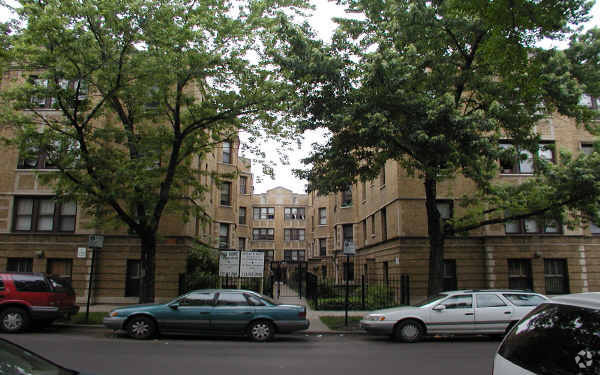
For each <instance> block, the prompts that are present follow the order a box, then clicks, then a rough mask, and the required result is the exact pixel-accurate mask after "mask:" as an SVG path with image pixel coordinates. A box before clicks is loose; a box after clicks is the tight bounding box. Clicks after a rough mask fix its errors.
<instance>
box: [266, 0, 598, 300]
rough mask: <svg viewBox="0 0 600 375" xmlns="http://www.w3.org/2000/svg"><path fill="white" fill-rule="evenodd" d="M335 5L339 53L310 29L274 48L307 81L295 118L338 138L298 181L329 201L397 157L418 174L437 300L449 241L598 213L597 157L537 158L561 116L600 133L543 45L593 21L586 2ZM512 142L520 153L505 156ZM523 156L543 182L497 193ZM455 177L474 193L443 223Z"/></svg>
mask: <svg viewBox="0 0 600 375" xmlns="http://www.w3.org/2000/svg"><path fill="white" fill-rule="evenodd" d="M338 3H340V4H343V5H345V6H347V9H348V13H349V14H350V15H349V17H348V18H344V19H336V22H337V23H338V24H339V26H338V28H337V31H336V33H335V35H334V37H333V40H332V42H331V44H324V43H323V42H321V41H318V40H316V39H315V38H314V37H313V36H312V35H311V33H310V30H308V28H306V27H305V28H299V27H296V26H294V25H283V26H282V28H281V33H282V34H283V35H285V37H284V38H282V39H281V40H278V41H275V40H273V41H272V44H271V45H270V46H271V47H272V48H271V51H272V53H273V54H274V55H275V56H276V58H277V61H278V63H279V64H280V66H281V67H282V70H283V71H285V72H287V77H288V79H290V80H291V81H293V82H295V83H296V84H297V92H298V95H299V96H300V98H301V100H300V101H299V102H298V104H297V106H296V107H295V108H294V110H295V113H296V114H297V115H298V116H299V118H300V119H301V120H300V125H301V128H302V129H315V128H325V129H328V130H329V132H330V133H331V138H330V139H329V140H328V142H327V143H326V144H325V145H322V146H319V145H315V148H314V152H313V153H312V154H311V156H310V157H309V158H307V159H306V160H305V161H304V162H305V163H306V164H307V165H309V166H310V169H308V170H300V171H298V172H297V173H298V174H299V176H301V177H304V178H307V179H308V180H309V188H310V189H311V190H314V191H318V192H319V193H322V194H327V193H330V192H336V191H342V190H344V189H346V188H348V187H349V186H351V185H352V184H354V183H356V182H357V181H359V180H362V181H365V180H371V179H373V178H375V177H376V176H378V174H379V173H380V171H381V168H382V167H383V166H384V165H385V163H386V161H388V160H394V161H396V162H398V163H399V165H400V166H402V167H403V168H404V169H405V170H406V171H407V173H408V174H409V176H412V177H417V178H420V179H422V181H423V184H424V192H425V205H426V211H427V230H428V238H429V245H430V252H429V285H428V293H429V294H430V295H434V294H436V293H438V292H439V291H441V290H442V285H443V284H442V265H443V259H444V241H445V240H446V238H447V237H449V236H453V235H455V234H457V233H467V232H468V231H469V230H473V229H475V228H479V227H481V226H484V225H489V224H495V223H501V222H506V221H511V220H516V219H521V218H525V217H530V216H534V215H538V216H548V217H552V218H554V219H562V220H567V219H571V218H573V220H577V219H581V212H586V213H587V214H588V215H592V216H593V215H594V213H593V212H595V211H597V208H598V203H597V200H598V199H597V197H598V193H599V192H600V190H599V185H598V178H599V177H600V176H599V172H598V156H597V155H594V156H592V157H585V156H581V157H578V158H572V157H570V156H569V155H566V154H564V155H562V157H561V164H560V165H552V164H550V163H546V162H544V161H543V160H540V159H539V157H538V156H537V154H538V152H537V151H538V147H539V137H538V135H537V134H536V133H535V129H534V127H535V125H536V123H538V121H539V120H541V119H542V118H544V117H545V116H548V115H551V114H554V113H560V114H562V115H565V116H568V117H571V118H574V119H575V121H576V122H577V123H578V124H584V125H586V126H587V128H588V130H589V131H593V132H595V130H596V129H595V128H594V126H593V125H594V124H595V123H593V122H590V121H589V119H590V118H591V116H592V115H593V114H592V112H591V111H590V110H588V109H587V108H584V107H583V106H580V105H578V103H579V98H580V95H581V93H582V88H583V87H584V83H583V82H581V81H579V80H578V79H577V76H575V75H573V74H572V70H573V65H572V64H571V63H570V61H569V59H568V58H567V55H566V54H565V52H561V51H555V50H542V49H539V48H535V43H536V42H537V41H539V40H540V39H541V38H560V37H562V36H564V35H566V33H567V32H569V25H577V24H579V23H581V22H583V21H585V20H586V19H587V18H586V14H587V12H588V11H589V9H590V7H591V5H592V4H591V3H590V2H588V1H584V0H573V1H558V0H550V1H543V2H539V1H528V0H517V1H515V0H511V1H508V0H495V1H480V0H446V1H441V0H440V1H436V0H434V1H431V0H397V1H384V0H340V1H338ZM352 14H356V16H355V17H352ZM574 40H576V41H579V40H580V39H578V38H575V39H574ZM581 43H585V41H583V42H581ZM582 49H583V50H585V49H586V48H585V46H582ZM592 70H593V69H592ZM504 139H510V140H511V141H512V143H513V145H514V146H515V147H513V148H509V149H505V148H502V147H501V146H500V144H499V141H500V140H504ZM516 149H520V150H529V151H530V152H531V154H533V155H534V158H535V163H536V173H537V175H536V177H532V179H531V181H530V182H527V183H525V184H521V185H499V184H497V183H496V182H497V180H494V177H495V176H496V175H497V173H498V160H499V159H504V158H511V159H513V160H514V159H516V158H523V157H524V155H522V154H519V155H517V152H516V151H515V150H516ZM457 177H459V178H466V179H467V181H469V180H470V181H472V182H474V184H473V185H475V186H476V187H477V189H476V191H475V192H473V193H471V194H469V195H467V196H464V197H461V198H460V199H459V200H458V201H459V202H460V204H461V205H462V206H463V209H464V212H465V215H464V217H459V218H454V219H453V220H451V221H447V222H446V225H442V220H441V218H440V213H439V212H438V209H437V206H436V199H437V196H438V190H437V189H438V185H439V183H440V182H442V181H444V180H449V179H455V178H457ZM582 186H584V187H583V188H582ZM581 210H585V211H581Z"/></svg>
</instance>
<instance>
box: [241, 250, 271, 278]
mask: <svg viewBox="0 0 600 375" xmlns="http://www.w3.org/2000/svg"><path fill="white" fill-rule="evenodd" d="M241 254H242V256H241V264H240V276H241V277H263V273H264V269H265V253H263V252H262V251H242V252H241Z"/></svg>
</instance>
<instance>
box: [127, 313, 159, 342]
mask: <svg viewBox="0 0 600 375" xmlns="http://www.w3.org/2000/svg"><path fill="white" fill-rule="evenodd" d="M127 334H128V335H129V337H131V338H134V339H138V340H146V339H149V338H151V337H153V336H154V335H155V334H156V325H155V324H154V321H153V320H152V319H150V318H148V317H145V316H136V317H134V318H132V319H131V320H130V321H129V323H128V324H127Z"/></svg>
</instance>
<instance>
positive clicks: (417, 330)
mask: <svg viewBox="0 0 600 375" xmlns="http://www.w3.org/2000/svg"><path fill="white" fill-rule="evenodd" d="M422 336H423V326H422V325H421V323H419V322H418V321H416V320H412V319H411V320H405V321H403V322H400V323H398V324H397V325H396V328H395V329H394V339H395V340H396V341H402V342H410V343H412V342H417V341H419V340H420V339H421V337H422Z"/></svg>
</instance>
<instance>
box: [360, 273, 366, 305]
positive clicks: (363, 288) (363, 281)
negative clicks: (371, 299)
mask: <svg viewBox="0 0 600 375" xmlns="http://www.w3.org/2000/svg"><path fill="white" fill-rule="evenodd" d="M361 289H362V290H361V292H362V298H361V302H362V309H363V310H365V275H362V277H361Z"/></svg>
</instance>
